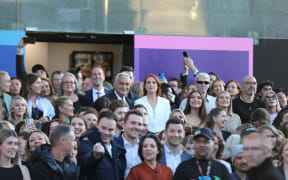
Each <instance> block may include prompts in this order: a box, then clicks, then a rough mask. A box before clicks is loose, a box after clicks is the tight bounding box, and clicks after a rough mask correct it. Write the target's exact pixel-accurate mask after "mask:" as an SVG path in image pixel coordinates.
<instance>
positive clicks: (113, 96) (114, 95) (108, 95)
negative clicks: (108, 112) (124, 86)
mask: <svg viewBox="0 0 288 180" xmlns="http://www.w3.org/2000/svg"><path fill="white" fill-rule="evenodd" d="M114 91H115V90H113V91H112V92H111V93H109V94H106V95H105V97H107V98H108V99H109V100H110V101H111V102H112V101H114V100H117V96H116V94H115V92H114ZM128 97H129V95H128ZM128 97H125V100H126V101H127V103H128V106H129V109H133V107H134V101H135V100H134V101H133V100H131V99H130V98H128Z"/></svg>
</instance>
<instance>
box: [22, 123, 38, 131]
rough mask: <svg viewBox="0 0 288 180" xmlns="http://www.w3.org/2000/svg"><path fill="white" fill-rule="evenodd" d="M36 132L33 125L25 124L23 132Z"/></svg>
mask: <svg viewBox="0 0 288 180" xmlns="http://www.w3.org/2000/svg"><path fill="white" fill-rule="evenodd" d="M35 130H37V128H36V126H35V125H34V124H26V125H25V127H24V131H26V132H31V131H35Z"/></svg>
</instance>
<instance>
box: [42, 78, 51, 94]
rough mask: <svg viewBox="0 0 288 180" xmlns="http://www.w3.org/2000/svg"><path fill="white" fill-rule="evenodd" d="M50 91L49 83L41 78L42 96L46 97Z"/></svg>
mask: <svg viewBox="0 0 288 180" xmlns="http://www.w3.org/2000/svg"><path fill="white" fill-rule="evenodd" d="M50 93H51V90H50V86H49V83H48V82H47V81H45V80H43V81H42V86H41V95H42V96H44V97H47V96H49V95H50Z"/></svg>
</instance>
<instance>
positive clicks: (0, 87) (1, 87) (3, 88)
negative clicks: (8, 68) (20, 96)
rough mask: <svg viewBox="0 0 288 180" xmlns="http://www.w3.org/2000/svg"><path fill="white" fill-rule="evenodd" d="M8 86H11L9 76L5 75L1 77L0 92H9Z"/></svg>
mask: <svg viewBox="0 0 288 180" xmlns="http://www.w3.org/2000/svg"><path fill="white" fill-rule="evenodd" d="M10 85H11V82H10V76H9V75H8V74H5V75H4V76H3V77H2V80H1V81H0V90H1V91H2V92H9V90H10Z"/></svg>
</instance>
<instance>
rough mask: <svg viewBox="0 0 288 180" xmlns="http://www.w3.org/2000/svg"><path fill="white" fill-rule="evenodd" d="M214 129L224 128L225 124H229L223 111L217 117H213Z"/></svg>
mask: <svg viewBox="0 0 288 180" xmlns="http://www.w3.org/2000/svg"><path fill="white" fill-rule="evenodd" d="M213 120H214V123H215V125H214V127H215V126H216V127H218V128H224V127H225V122H227V114H226V112H225V111H221V112H220V113H219V114H218V115H217V116H213Z"/></svg>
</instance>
